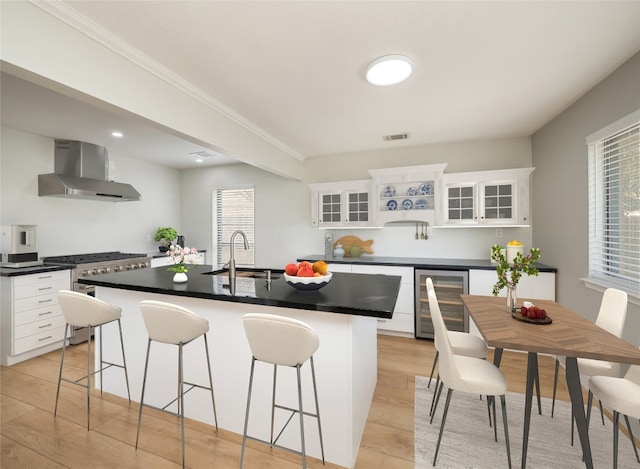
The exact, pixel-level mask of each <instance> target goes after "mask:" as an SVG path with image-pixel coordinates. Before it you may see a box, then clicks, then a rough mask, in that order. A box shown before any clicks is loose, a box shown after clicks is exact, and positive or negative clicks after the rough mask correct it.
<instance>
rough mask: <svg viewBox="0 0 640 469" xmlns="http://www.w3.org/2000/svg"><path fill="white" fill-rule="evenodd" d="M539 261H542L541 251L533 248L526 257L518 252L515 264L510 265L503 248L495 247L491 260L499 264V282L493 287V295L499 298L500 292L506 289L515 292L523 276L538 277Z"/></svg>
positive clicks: (497, 269) (493, 247) (514, 259)
mask: <svg viewBox="0 0 640 469" xmlns="http://www.w3.org/2000/svg"><path fill="white" fill-rule="evenodd" d="M538 259H540V249H538V248H531V250H530V251H529V254H527V255H526V256H523V255H522V253H521V252H518V253H517V254H516V256H515V257H514V258H513V264H509V263H508V262H507V258H506V256H505V254H504V251H503V248H502V247H501V246H499V245H497V244H495V245H493V246H492V247H491V260H493V261H494V262H495V263H496V264H497V265H496V271H497V273H498V281H497V282H496V283H495V284H494V285H493V295H494V296H498V293H500V290H502V289H503V288H505V287H507V289H509V290H515V288H516V286H517V285H518V282H519V281H520V277H522V275H523V274H526V275H535V276H536V277H537V276H538V269H537V268H536V265H535V264H536V261H537V260H538Z"/></svg>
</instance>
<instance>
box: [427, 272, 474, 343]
mask: <svg viewBox="0 0 640 469" xmlns="http://www.w3.org/2000/svg"><path fill="white" fill-rule="evenodd" d="M427 277H431V280H432V281H433V287H434V289H435V291H436V296H437V297H438V304H439V305H440V311H441V312H442V318H443V319H444V322H445V324H446V326H447V329H449V330H450V331H464V332H468V331H469V317H468V316H467V314H466V313H465V309H464V305H463V304H462V300H461V299H460V295H461V294H466V293H467V292H468V291H469V272H467V271H466V270H464V271H455V270H416V273H415V281H416V288H415V292H416V307H415V312H416V313H415V314H416V337H417V338H422V339H433V323H432V322H431V312H430V310H429V298H428V297H427V284H426V281H427Z"/></svg>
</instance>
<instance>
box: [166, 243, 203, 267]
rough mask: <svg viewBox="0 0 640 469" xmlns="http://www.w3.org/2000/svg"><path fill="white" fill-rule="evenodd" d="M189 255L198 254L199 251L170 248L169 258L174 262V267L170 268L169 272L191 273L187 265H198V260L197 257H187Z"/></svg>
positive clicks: (185, 248) (178, 247)
mask: <svg viewBox="0 0 640 469" xmlns="http://www.w3.org/2000/svg"><path fill="white" fill-rule="evenodd" d="M189 254H198V250H197V249H196V248H187V247H184V248H181V247H180V246H175V245H172V246H171V247H170V248H169V258H170V259H171V261H172V262H173V264H174V265H172V266H171V267H169V268H168V269H167V270H168V271H170V272H175V273H184V274H186V273H187V272H189V267H187V264H196V263H197V260H196V258H195V257H191V258H189V257H187V256H188V255H189Z"/></svg>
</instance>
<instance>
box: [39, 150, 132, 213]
mask: <svg viewBox="0 0 640 469" xmlns="http://www.w3.org/2000/svg"><path fill="white" fill-rule="evenodd" d="M54 158H55V161H54V171H55V172H54V173H51V174H40V175H38V195H39V196H41V197H45V196H46V197H66V198H75V199H91V200H109V201H112V202H121V201H135V200H140V193H139V192H138V191H136V190H135V189H134V188H133V186H131V185H130V184H124V183H120V182H114V181H109V179H108V169H109V159H108V154H107V149H106V148H105V147H102V146H99V145H94V144H92V143H87V142H79V141H75V140H56V141H55V155H54Z"/></svg>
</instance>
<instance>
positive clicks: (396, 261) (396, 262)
mask: <svg viewBox="0 0 640 469" xmlns="http://www.w3.org/2000/svg"><path fill="white" fill-rule="evenodd" d="M318 260H322V261H325V262H328V263H335V264H361V265H390V266H398V267H415V268H416V269H445V270H469V269H481V270H495V268H496V265H495V264H492V263H491V261H490V260H489V259H432V258H426V257H383V256H369V255H366V254H365V255H363V256H360V257H333V256H327V255H324V254H310V255H308V256H304V257H300V258H299V259H298V262H300V261H309V262H314V261H318ZM536 267H537V268H538V270H539V271H540V272H557V269H556V268H555V267H551V266H548V265H545V264H540V263H537V262H536Z"/></svg>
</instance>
